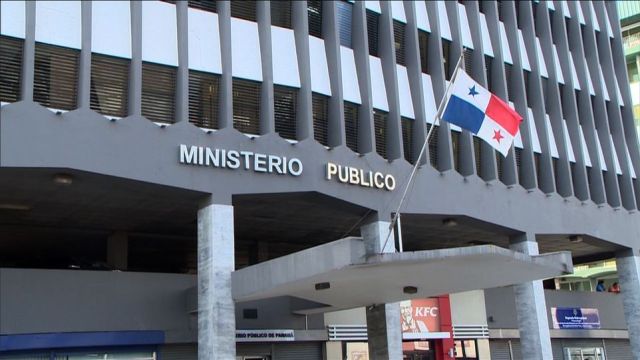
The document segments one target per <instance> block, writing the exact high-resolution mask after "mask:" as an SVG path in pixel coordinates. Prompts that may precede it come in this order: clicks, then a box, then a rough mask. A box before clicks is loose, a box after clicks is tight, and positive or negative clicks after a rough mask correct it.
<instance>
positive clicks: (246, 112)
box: [233, 79, 260, 135]
mask: <svg viewBox="0 0 640 360" xmlns="http://www.w3.org/2000/svg"><path fill="white" fill-rule="evenodd" d="M233 127H234V128H236V129H237V130H238V131H241V132H243V133H247V134H255V135H258V134H260V83H258V82H255V81H249V80H240V79H233Z"/></svg>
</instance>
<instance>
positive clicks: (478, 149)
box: [473, 136, 482, 176]
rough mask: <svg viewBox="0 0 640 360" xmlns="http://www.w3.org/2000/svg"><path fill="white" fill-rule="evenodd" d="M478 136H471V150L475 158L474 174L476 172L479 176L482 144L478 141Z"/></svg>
mask: <svg viewBox="0 0 640 360" xmlns="http://www.w3.org/2000/svg"><path fill="white" fill-rule="evenodd" d="M480 141H481V140H480V138H478V137H475V136H474V137H473V152H474V155H475V158H476V174H478V176H480V174H481V173H480V167H481V166H482V165H481V164H482V150H481V148H482V145H481V143H480Z"/></svg>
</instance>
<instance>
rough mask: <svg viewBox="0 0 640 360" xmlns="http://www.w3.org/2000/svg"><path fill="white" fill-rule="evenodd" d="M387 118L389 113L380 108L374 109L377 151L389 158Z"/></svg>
mask: <svg viewBox="0 0 640 360" xmlns="http://www.w3.org/2000/svg"><path fill="white" fill-rule="evenodd" d="M387 118H388V113H386V112H384V111H380V110H374V111H373V126H374V131H375V139H376V152H377V153H378V154H379V155H380V156H382V157H383V158H385V159H386V158H387Z"/></svg>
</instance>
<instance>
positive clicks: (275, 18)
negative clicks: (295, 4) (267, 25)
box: [271, 0, 291, 29]
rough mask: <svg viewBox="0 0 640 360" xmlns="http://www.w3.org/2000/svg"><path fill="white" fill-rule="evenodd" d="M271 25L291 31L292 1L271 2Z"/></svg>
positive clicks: (279, 0)
mask: <svg viewBox="0 0 640 360" xmlns="http://www.w3.org/2000/svg"><path fill="white" fill-rule="evenodd" d="M271 25H275V26H280V27H283V28H288V29H291V1H290V0H278V1H272V2H271Z"/></svg>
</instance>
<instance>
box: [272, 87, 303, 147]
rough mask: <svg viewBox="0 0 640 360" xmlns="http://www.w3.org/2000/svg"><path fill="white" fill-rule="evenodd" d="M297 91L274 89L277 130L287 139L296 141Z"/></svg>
mask: <svg viewBox="0 0 640 360" xmlns="http://www.w3.org/2000/svg"><path fill="white" fill-rule="evenodd" d="M296 99H297V90H296V89H294V88H290V87H286V86H278V85H276V86H274V87H273V110H274V120H275V129H276V132H277V133H278V134H280V136H281V137H283V138H285V139H291V140H295V139H296Z"/></svg>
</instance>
